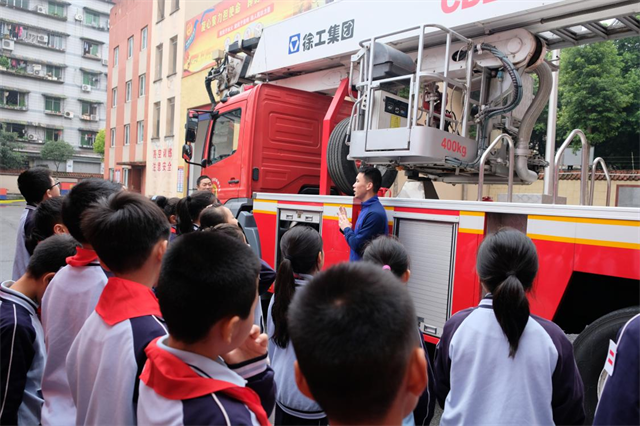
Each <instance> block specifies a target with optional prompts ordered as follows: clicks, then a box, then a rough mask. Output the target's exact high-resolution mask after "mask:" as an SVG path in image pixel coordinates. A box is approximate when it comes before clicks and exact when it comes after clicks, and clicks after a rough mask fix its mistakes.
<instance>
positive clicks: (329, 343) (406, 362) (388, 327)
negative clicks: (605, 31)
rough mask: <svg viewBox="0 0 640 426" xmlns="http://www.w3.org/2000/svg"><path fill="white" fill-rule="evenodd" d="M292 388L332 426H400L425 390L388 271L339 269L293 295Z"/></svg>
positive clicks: (404, 307) (400, 297) (415, 346)
mask: <svg viewBox="0 0 640 426" xmlns="http://www.w3.org/2000/svg"><path fill="white" fill-rule="evenodd" d="M288 323H289V335H290V338H291V342H292V343H293V347H294V349H295V352H296V356H297V359H298V360H297V361H296V363H295V366H294V367H295V372H296V383H297V384H298V388H299V389H300V391H301V392H302V393H303V394H304V395H305V396H307V397H309V398H311V399H314V400H315V401H317V402H318V403H319V404H320V406H321V407H322V408H323V410H324V411H325V413H327V416H328V417H329V424H331V425H341V424H349V425H358V424H360V425H364V424H367V425H400V424H402V419H403V418H405V417H406V416H407V415H408V414H409V413H411V412H412V411H413V409H414V407H415V406H416V403H417V401H418V398H419V396H420V395H421V394H422V391H423V390H424V388H425V387H426V385H427V373H426V371H427V368H426V361H425V357H424V352H423V350H422V348H421V347H420V344H419V343H418V342H416V334H415V323H416V314H415V310H414V307H413V301H412V300H411V297H410V296H409V293H408V292H407V289H406V288H405V287H404V286H402V285H400V283H399V282H398V281H397V278H395V276H393V274H392V273H391V272H389V271H385V270H382V269H380V267H378V266H376V265H372V264H367V263H360V262H358V263H343V264H339V265H337V266H334V267H332V268H330V269H328V270H327V271H325V272H322V273H320V274H318V275H316V277H315V278H314V279H313V280H312V281H311V283H310V284H309V285H307V286H306V287H304V288H301V289H298V290H297V291H296V295H295V297H294V300H293V302H292V304H291V305H290V307H289V315H288Z"/></svg>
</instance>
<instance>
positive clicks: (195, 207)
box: [176, 191, 220, 235]
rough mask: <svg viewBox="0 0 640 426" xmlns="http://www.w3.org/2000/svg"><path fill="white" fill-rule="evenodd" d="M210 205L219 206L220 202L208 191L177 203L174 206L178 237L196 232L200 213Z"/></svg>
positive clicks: (197, 193) (194, 194)
mask: <svg viewBox="0 0 640 426" xmlns="http://www.w3.org/2000/svg"><path fill="white" fill-rule="evenodd" d="M212 204H213V205H214V206H219V205H220V202H219V201H218V199H217V198H216V196H215V195H213V194H212V193H211V192H210V191H197V192H194V193H193V194H191V195H189V196H187V197H184V198H183V199H181V200H180V201H178V204H177V205H176V214H177V216H178V217H177V219H178V235H182V234H188V233H189V232H193V231H196V230H198V229H199V225H200V221H199V217H200V213H201V212H202V210H204V209H205V207H207V206H209V205H212Z"/></svg>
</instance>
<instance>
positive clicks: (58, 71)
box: [45, 65, 62, 80]
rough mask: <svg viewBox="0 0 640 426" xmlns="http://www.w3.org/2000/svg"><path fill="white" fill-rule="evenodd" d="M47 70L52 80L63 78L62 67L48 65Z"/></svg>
mask: <svg viewBox="0 0 640 426" xmlns="http://www.w3.org/2000/svg"><path fill="white" fill-rule="evenodd" d="M45 72H46V75H47V77H48V78H50V79H51V80H62V68H60V67H56V66H54V65H47V66H46V67H45Z"/></svg>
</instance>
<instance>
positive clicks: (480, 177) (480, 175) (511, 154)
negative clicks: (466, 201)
mask: <svg viewBox="0 0 640 426" xmlns="http://www.w3.org/2000/svg"><path fill="white" fill-rule="evenodd" d="M502 139H506V140H507V143H508V144H509V178H508V181H507V201H508V202H509V203H510V202H511V200H512V198H513V162H514V155H515V151H514V147H513V139H512V138H511V136H509V135H507V134H506V133H502V134H501V135H498V137H497V138H495V139H494V140H493V142H491V144H490V145H489V147H488V148H487V150H486V151H485V152H484V153H483V154H482V157H480V168H479V170H478V201H482V185H483V184H484V163H485V162H486V161H487V158H488V157H489V154H490V153H491V150H492V149H493V148H494V147H495V146H496V145H497V144H498V142H500V141H501V140H502Z"/></svg>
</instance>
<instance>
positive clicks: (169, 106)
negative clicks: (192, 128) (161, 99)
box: [164, 98, 176, 136]
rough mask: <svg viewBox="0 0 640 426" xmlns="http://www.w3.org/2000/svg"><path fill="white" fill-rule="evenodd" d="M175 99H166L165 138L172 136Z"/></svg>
mask: <svg viewBox="0 0 640 426" xmlns="http://www.w3.org/2000/svg"><path fill="white" fill-rule="evenodd" d="M175 109H176V98H169V99H167V123H166V124H167V128H166V129H165V130H164V132H165V134H166V136H173V122H174V117H175Z"/></svg>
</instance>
